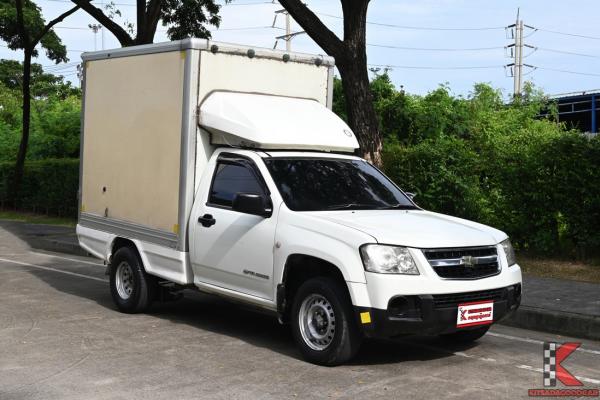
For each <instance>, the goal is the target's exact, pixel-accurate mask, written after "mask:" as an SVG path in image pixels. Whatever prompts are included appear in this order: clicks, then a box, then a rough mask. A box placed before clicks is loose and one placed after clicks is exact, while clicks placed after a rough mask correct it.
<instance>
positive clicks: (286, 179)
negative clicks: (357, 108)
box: [264, 157, 417, 211]
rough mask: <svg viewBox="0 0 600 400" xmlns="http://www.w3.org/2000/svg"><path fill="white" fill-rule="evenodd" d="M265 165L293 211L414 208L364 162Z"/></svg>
mask: <svg viewBox="0 0 600 400" xmlns="http://www.w3.org/2000/svg"><path fill="white" fill-rule="evenodd" d="M264 161H265V164H266V165H267V168H268V170H269V172H270V173H271V176H272V177H273V180H274V181H275V184H276V185H277V188H278V189H279V193H281V196H282V197H283V200H284V201H285V204H286V205H287V206H288V208H289V209H291V210H294V211H329V210H381V209H416V208H417V207H415V206H414V204H413V203H412V202H411V201H410V200H409V199H408V198H407V197H406V196H405V195H404V194H403V193H402V192H401V191H400V190H399V189H398V188H397V187H396V186H395V185H394V184H393V183H392V182H391V181H390V180H389V179H388V178H386V177H385V176H384V175H383V174H382V173H381V172H379V171H378V170H377V169H376V168H374V167H373V166H372V165H370V164H368V163H367V162H365V161H363V160H353V159H340V158H337V159H335V158H279V157H274V158H267V159H264Z"/></svg>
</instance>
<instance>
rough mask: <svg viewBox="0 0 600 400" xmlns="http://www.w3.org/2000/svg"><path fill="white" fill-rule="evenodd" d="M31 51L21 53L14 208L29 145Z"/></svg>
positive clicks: (13, 190) (13, 192) (25, 50)
mask: <svg viewBox="0 0 600 400" xmlns="http://www.w3.org/2000/svg"><path fill="white" fill-rule="evenodd" d="M32 50H33V49H28V48H25V49H24V51H23V53H24V54H25V57H24V59H23V88H22V93H23V118H22V133H21V144H20V145H19V152H18V153H17V162H16V164H15V174H14V177H13V186H12V196H11V197H12V200H13V202H14V205H15V207H16V206H17V204H16V203H17V199H18V198H19V191H20V189H21V182H22V181H23V171H24V169H25V157H26V156H27V146H28V144H29V124H30V117H31V55H32Z"/></svg>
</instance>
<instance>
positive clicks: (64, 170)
mask: <svg viewBox="0 0 600 400" xmlns="http://www.w3.org/2000/svg"><path fill="white" fill-rule="evenodd" d="M12 174H14V163H12V162H2V163H0V208H1V207H4V206H5V205H6V204H7V202H8V196H9V191H10V190H9V189H10V187H9V185H10V182H12V179H13V178H12ZM21 185H22V186H21V196H20V198H19V200H18V203H17V208H18V209H20V210H25V211H32V212H37V213H45V214H52V215H59V216H76V215H77V190H78V185H79V160H77V159H48V160H40V161H29V162H26V163H25V174H24V178H23V182H22V184H21Z"/></svg>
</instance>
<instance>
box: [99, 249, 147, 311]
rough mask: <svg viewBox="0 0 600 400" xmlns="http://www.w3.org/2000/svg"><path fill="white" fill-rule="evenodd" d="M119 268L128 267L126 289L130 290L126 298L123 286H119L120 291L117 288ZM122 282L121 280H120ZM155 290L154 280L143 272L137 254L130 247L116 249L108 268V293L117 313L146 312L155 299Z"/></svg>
mask: <svg viewBox="0 0 600 400" xmlns="http://www.w3.org/2000/svg"><path fill="white" fill-rule="evenodd" d="M120 266H123V267H122V268H127V266H128V267H129V271H130V272H129V273H128V274H127V276H128V279H127V281H128V285H127V289H129V290H130V293H129V295H128V296H126V295H125V293H124V291H125V289H124V288H123V285H121V289H119V287H118V286H119V284H118V281H119V280H118V279H117V273H119V268H120ZM122 281H123V279H121V282H122ZM156 290H157V282H156V279H155V278H154V277H152V276H150V275H148V274H147V273H146V271H144V266H143V264H142V260H141V259H140V256H139V254H138V252H137V251H136V250H135V249H133V248H131V247H121V248H120V249H118V250H117V251H116V252H115V254H114V256H113V259H112V263H111V268H110V293H111V295H112V298H113V301H114V302H115V304H116V306H117V308H118V309H119V311H121V312H124V313H128V314H134V313H141V312H144V311H146V310H147V309H148V307H149V306H150V304H151V303H152V300H154V298H155V297H156ZM125 292H126V291H125Z"/></svg>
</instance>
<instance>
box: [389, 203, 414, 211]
mask: <svg viewBox="0 0 600 400" xmlns="http://www.w3.org/2000/svg"><path fill="white" fill-rule="evenodd" d="M418 209H419V207H416V206H413V205H412V204H399V203H398V204H392V205H389V206H385V207H381V208H380V210H418Z"/></svg>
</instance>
